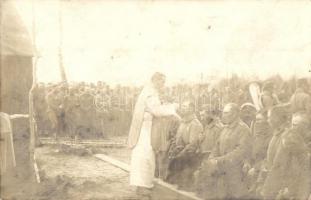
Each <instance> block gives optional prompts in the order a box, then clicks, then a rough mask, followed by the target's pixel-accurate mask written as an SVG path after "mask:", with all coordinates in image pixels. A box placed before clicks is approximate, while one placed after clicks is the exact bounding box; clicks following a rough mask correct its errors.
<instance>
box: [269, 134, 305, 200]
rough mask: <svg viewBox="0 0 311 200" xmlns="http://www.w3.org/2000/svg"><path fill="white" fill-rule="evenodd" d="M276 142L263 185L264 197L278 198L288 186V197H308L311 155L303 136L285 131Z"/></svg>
mask: <svg viewBox="0 0 311 200" xmlns="http://www.w3.org/2000/svg"><path fill="white" fill-rule="evenodd" d="M274 144H275V149H276V150H275V151H274V156H272V157H273V163H270V164H271V165H270V168H269V171H268V176H267V179H266V181H265V185H264V187H263V196H264V198H265V199H275V198H278V197H277V196H278V195H280V194H282V191H284V190H285V188H286V190H287V194H286V198H289V199H307V198H308V196H309V194H310V183H311V173H310V168H309V167H310V166H309V163H310V155H309V154H308V147H307V144H306V143H305V141H304V139H303V137H302V136H300V134H299V133H293V132H292V131H285V132H284V133H283V134H282V135H281V137H280V139H279V140H278V142H277V143H274ZM268 153H271V151H270V152H269V151H268ZM270 159H271V158H270ZM269 162H271V160H270V161H269Z"/></svg>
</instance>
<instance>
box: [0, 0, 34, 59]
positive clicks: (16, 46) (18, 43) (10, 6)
mask: <svg viewBox="0 0 311 200" xmlns="http://www.w3.org/2000/svg"><path fill="white" fill-rule="evenodd" d="M0 27H1V45H0V46H1V56H9V55H20V56H32V55H33V52H34V51H33V45H32V42H31V37H30V35H29V33H28V31H27V29H26V27H25V25H24V23H23V21H22V19H21V16H20V15H19V13H18V12H17V10H16V8H15V6H14V3H13V1H9V0H4V1H1V21H0Z"/></svg>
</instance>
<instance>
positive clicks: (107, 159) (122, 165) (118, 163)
mask: <svg viewBox="0 0 311 200" xmlns="http://www.w3.org/2000/svg"><path fill="white" fill-rule="evenodd" d="M94 156H95V157H96V158H98V159H100V160H103V161H105V162H107V163H109V164H112V165H113V166H116V167H118V168H120V169H122V170H124V171H126V172H129V171H130V166H129V165H128V164H126V163H123V162H121V161H118V160H116V159H113V158H111V157H109V156H107V155H105V154H95V155H94Z"/></svg>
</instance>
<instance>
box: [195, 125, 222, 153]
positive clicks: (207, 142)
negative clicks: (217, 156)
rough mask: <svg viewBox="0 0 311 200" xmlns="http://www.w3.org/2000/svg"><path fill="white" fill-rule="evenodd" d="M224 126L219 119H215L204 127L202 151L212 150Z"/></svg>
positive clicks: (201, 142) (208, 151)
mask: <svg viewBox="0 0 311 200" xmlns="http://www.w3.org/2000/svg"><path fill="white" fill-rule="evenodd" d="M223 128H224V127H223V125H222V124H221V123H220V122H219V121H218V120H214V121H213V122H212V123H210V124H208V125H206V126H205V127H204V132H203V133H202V136H201V141H200V153H202V154H205V153H210V152H212V150H213V149H214V147H215V145H216V143H217V141H218V138H219V136H220V132H221V130H222V129H223Z"/></svg>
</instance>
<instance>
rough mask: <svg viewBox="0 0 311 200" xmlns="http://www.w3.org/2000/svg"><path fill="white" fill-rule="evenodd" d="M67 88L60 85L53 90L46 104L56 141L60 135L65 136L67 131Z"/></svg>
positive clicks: (47, 97)
mask: <svg viewBox="0 0 311 200" xmlns="http://www.w3.org/2000/svg"><path fill="white" fill-rule="evenodd" d="M65 95H66V88H65V86H64V85H60V86H59V87H56V88H54V89H52V91H50V92H49V93H48V94H47V95H46V102H47V104H48V111H47V113H48V116H49V119H50V121H51V123H52V129H53V130H54V131H55V139H57V137H58V135H59V134H61V135H62V134H63V132H64V129H65V123H64V122H65V119H64V118H65V110H64V102H65V98H64V97H65Z"/></svg>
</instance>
